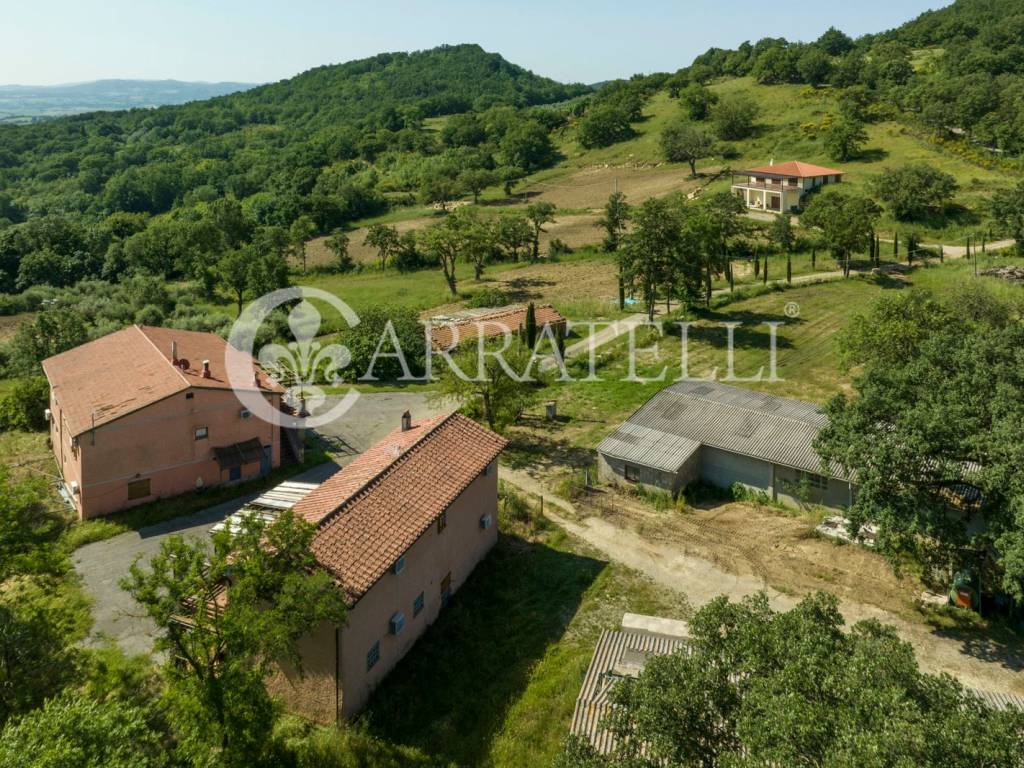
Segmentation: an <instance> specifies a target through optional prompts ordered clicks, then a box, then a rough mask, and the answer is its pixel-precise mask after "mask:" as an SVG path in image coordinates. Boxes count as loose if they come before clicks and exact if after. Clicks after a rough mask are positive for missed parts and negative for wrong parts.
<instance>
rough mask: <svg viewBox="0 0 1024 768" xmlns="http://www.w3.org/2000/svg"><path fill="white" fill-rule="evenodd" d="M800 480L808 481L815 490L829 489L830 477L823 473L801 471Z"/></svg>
mask: <svg viewBox="0 0 1024 768" xmlns="http://www.w3.org/2000/svg"><path fill="white" fill-rule="evenodd" d="M800 481H801V482H802V483H807V485H808V486H809V487H811V488H814V489H815V490H819V491H826V490H828V478H827V477H825V476H823V475H816V474H814V473H813V472H801V473H800Z"/></svg>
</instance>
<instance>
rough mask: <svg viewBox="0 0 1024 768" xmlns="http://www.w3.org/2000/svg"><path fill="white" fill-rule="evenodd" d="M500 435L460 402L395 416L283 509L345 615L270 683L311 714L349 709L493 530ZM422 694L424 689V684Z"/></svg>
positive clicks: (412, 638) (343, 714) (318, 716)
mask: <svg viewBox="0 0 1024 768" xmlns="http://www.w3.org/2000/svg"><path fill="white" fill-rule="evenodd" d="M505 445H506V441H505V439H504V438H502V437H500V436H499V435H496V434H495V433H493V432H491V431H490V430H488V429H486V428H485V427H482V426H480V425H479V424H477V423H476V422H474V421H473V420H472V419H469V418H467V417H465V416H463V415H461V414H458V413H450V414H442V415H440V416H436V417H434V418H431V419H426V420H423V421H419V422H413V420H412V418H411V416H410V415H409V413H408V412H406V413H405V414H403V416H402V422H401V426H400V427H399V428H398V429H396V430H395V431H393V432H392V433H391V434H389V435H388V436H387V437H385V438H384V439H383V440H381V441H380V442H379V443H377V444H376V445H374V446H373V447H372V448H370V449H369V450H367V451H366V452H365V453H363V454H361V455H360V456H358V457H357V458H356V459H355V460H354V461H352V462H351V463H350V464H348V465H347V466H345V467H343V468H342V469H340V470H338V471H337V472H336V473H335V474H334V475H333V476H331V477H330V478H328V479H327V480H326V481H325V482H324V483H323V484H322V485H320V486H319V487H318V488H316V489H315V490H313V491H312V492H311V493H309V494H308V495H307V496H305V497H304V498H303V499H301V500H300V501H298V502H297V503H296V504H295V505H294V507H293V508H292V509H293V511H294V513H295V514H296V515H298V516H300V517H302V518H304V519H305V520H307V521H308V522H310V523H312V524H313V525H315V526H316V534H315V536H314V539H313V544H312V550H313V554H314V555H315V556H316V560H317V562H318V564H319V565H320V567H322V568H324V569H325V570H326V571H327V572H328V573H329V574H330V575H331V576H332V577H333V578H334V581H335V583H336V584H337V585H338V588H339V589H341V590H342V591H343V593H344V595H345V600H346V602H347V604H348V616H347V619H346V622H345V624H344V626H341V627H336V626H333V625H331V624H328V623H324V624H323V625H321V626H320V627H319V628H318V629H317V630H316V631H315V632H314V633H313V634H312V635H310V636H309V637H308V638H305V639H304V640H303V641H301V642H300V643H299V653H300V657H301V659H302V672H301V674H300V673H299V671H298V670H296V669H293V668H291V667H290V666H289V665H288V664H287V663H286V662H282V663H281V664H280V665H279V667H278V671H277V672H276V673H275V674H274V675H273V676H272V677H271V679H270V680H268V687H269V688H270V690H271V691H273V692H274V693H275V694H276V695H278V696H280V697H281V698H283V699H284V700H285V702H286V703H287V704H288V705H289V707H290V708H292V709H294V710H298V711H300V712H302V713H303V714H305V715H306V716H307V717H310V718H311V719H314V720H317V721H319V722H335V721H338V720H342V719H346V718H349V717H351V716H352V715H354V714H355V713H357V712H358V711H359V710H360V709H362V707H363V706H364V705H365V704H366V702H367V700H368V699H369V697H370V694H371V692H372V691H373V689H374V688H375V687H376V686H377V685H378V684H379V683H380V681H381V680H382V679H383V678H384V677H385V676H386V675H387V674H388V672H389V671H390V670H391V669H393V668H394V666H395V664H397V663H398V662H399V660H400V659H401V658H402V657H403V656H404V655H405V654H406V653H407V652H408V651H409V649H410V648H411V647H412V646H413V644H414V643H415V642H416V640H417V639H418V638H419V637H420V636H421V635H422V634H423V633H424V632H425V631H426V629H427V627H428V626H429V625H430V624H431V623H433V621H434V620H435V619H436V618H437V617H438V615H439V614H440V612H441V611H442V610H443V609H444V607H445V606H446V605H447V604H448V601H449V599H450V598H451V596H452V594H454V592H455V591H456V590H457V589H458V588H459V587H460V586H461V585H462V584H463V582H465V580H466V578H467V577H468V576H469V574H470V573H471V572H472V571H473V569H474V567H475V566H476V565H477V563H479V562H480V560H482V559H483V557H484V556H485V555H486V554H487V552H488V551H490V549H491V547H493V546H494V544H495V542H496V541H497V538H498V525H497V511H498V455H499V454H500V453H501V451H502V450H503V449H504V447H505ZM424 695H429V692H424Z"/></svg>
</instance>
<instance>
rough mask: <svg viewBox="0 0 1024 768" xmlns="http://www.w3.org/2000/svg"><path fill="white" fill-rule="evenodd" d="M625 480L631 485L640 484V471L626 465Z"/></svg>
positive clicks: (630, 465)
mask: <svg viewBox="0 0 1024 768" xmlns="http://www.w3.org/2000/svg"><path fill="white" fill-rule="evenodd" d="M624 474H625V476H626V479H627V480H628V481H629V482H631V483H639V482H640V470H639V469H637V468H636V467H634V466H633V465H632V464H627V465H626V469H625V472H624Z"/></svg>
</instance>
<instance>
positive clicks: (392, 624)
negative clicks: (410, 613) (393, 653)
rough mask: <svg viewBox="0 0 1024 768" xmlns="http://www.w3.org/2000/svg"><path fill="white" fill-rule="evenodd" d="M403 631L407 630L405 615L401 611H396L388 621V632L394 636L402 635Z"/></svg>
mask: <svg viewBox="0 0 1024 768" xmlns="http://www.w3.org/2000/svg"><path fill="white" fill-rule="evenodd" d="M403 629H405V614H404V613H402V612H401V611H396V612H395V613H394V615H392V617H391V619H390V620H389V621H388V631H389V632H390V633H391V634H392V635H400V634H402V630H403Z"/></svg>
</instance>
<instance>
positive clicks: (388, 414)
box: [314, 392, 457, 464]
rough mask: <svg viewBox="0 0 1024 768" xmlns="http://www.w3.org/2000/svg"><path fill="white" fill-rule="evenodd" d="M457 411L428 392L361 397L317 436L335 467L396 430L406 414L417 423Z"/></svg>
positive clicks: (330, 404) (323, 408)
mask: <svg viewBox="0 0 1024 768" xmlns="http://www.w3.org/2000/svg"><path fill="white" fill-rule="evenodd" d="M339 399H340V398H338V397H329V398H327V400H326V402H325V403H324V404H323V405H322V406H321V407H320V408H319V409H317V410H318V411H327V410H330V409H331V408H332V407H333V406H334V404H335V403H336V402H337V401H338V400H339ZM456 407H457V405H456V404H455V403H454V401H452V402H445V403H440V404H439V403H436V402H433V400H432V399H431V394H430V393H427V392H380V393H376V392H374V393H363V394H360V396H359V399H358V400H357V401H356V402H355V404H354V405H353V406H352V407H351V408H350V409H349V410H348V411H347V412H346V413H345V414H344V415H343V416H342V417H341V418H340V419H338V420H337V421H334V422H332V423H330V424H325V425H323V426H321V427H317V428H316V432H317V434H319V435H320V436H321V437H322V438H323V439H324V442H325V443H326V444H327V446H328V450H330V451H331V453H333V454H334V455H335V457H336V458H337V460H338V463H340V464H345V463H347V462H348V461H351V460H352V458H353V457H355V456H356V455H358V454H360V453H362V452H363V451H365V450H366V449H367V448H369V447H370V446H371V445H373V444H374V443H376V442H377V441H379V440H380V439H381V438H383V437H384V436H385V435H387V434H388V432H391V431H392V430H393V429H396V428H398V427H399V426H400V424H401V419H402V414H403V413H404V412H405V411H409V412H410V413H411V414H412V418H413V421H418V420H420V419H426V418H430V417H431V416H435V415H437V414H439V413H443V412H446V411H453V410H455V408H456ZM314 413H315V412H314Z"/></svg>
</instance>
